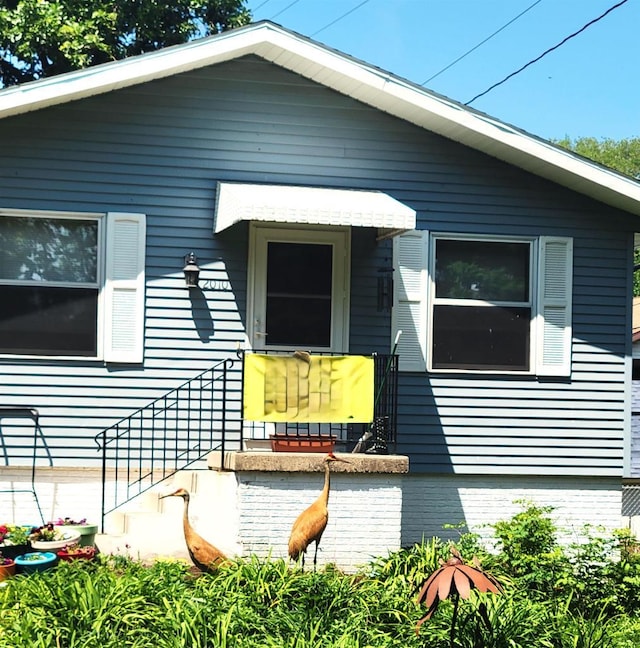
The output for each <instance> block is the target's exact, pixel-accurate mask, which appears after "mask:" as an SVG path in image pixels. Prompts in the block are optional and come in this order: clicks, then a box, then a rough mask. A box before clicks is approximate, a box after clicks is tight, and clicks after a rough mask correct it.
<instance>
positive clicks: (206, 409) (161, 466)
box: [95, 358, 241, 532]
mask: <svg viewBox="0 0 640 648" xmlns="http://www.w3.org/2000/svg"><path fill="white" fill-rule="evenodd" d="M235 362H236V360H234V359H232V358H229V359H226V360H223V361H222V362H220V363H218V364H216V365H215V366H213V367H211V368H210V369H207V370H206V371H203V372H202V373H201V374H199V375H197V376H195V377H194V378H192V379H190V380H188V381H186V382H185V383H183V384H182V385H180V386H179V387H176V388H175V389H172V390H171V391H169V392H167V393H166V394H165V395H163V396H161V397H159V398H157V399H155V400H154V401H152V402H150V403H148V404H147V405H145V406H144V407H142V408H140V409H139V410H137V411H136V412H134V413H133V414H131V415H130V416H127V417H125V418H123V419H122V420H120V421H118V422H117V423H115V424H113V425H112V426H111V427H108V428H106V429H105V430H103V431H102V432H100V433H99V434H97V435H96V437H95V442H96V444H97V445H98V451H99V452H102V501H101V526H102V531H103V532H104V521H105V517H106V515H107V514H108V513H111V512H112V511H114V510H115V509H117V508H118V507H120V506H122V505H123V504H125V503H127V502H128V501H130V500H131V499H133V498H134V497H136V496H137V495H140V494H141V493H143V492H145V491H147V490H149V489H150V488H152V487H153V486H155V485H156V484H158V483H160V482H162V481H164V480H165V479H167V478H169V477H171V476H172V475H174V474H175V473H177V472H178V471H180V470H184V469H185V468H188V467H189V466H191V465H192V464H194V463H195V462H197V461H199V460H201V459H203V458H204V457H205V456H206V455H208V454H209V453H210V452H212V451H215V450H219V451H220V452H221V453H222V452H224V448H225V444H226V446H227V447H228V446H229V444H230V442H232V441H233V437H234V436H235V440H236V443H235V444H234V445H237V446H238V447H239V444H240V427H241V422H240V410H239V408H238V412H237V415H236V416H235V419H236V420H233V419H234V417H230V416H229V412H230V408H229V405H230V400H231V399H230V398H229V393H228V392H229V390H230V385H231V377H230V373H231V372H230V370H231V368H232V367H233V365H234V364H235ZM108 473H110V479H109V480H108V479H107V475H108Z"/></svg>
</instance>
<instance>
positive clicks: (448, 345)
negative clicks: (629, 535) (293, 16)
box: [0, 22, 640, 549]
mask: <svg viewBox="0 0 640 648" xmlns="http://www.w3.org/2000/svg"><path fill="white" fill-rule="evenodd" d="M639 217H640V184H638V183H637V182H636V181H634V180H632V179H629V178H627V177H624V176H622V175H620V174H617V173H615V172H613V171H611V170H609V169H606V168H604V167H601V166H599V165H597V164H595V163H593V162H591V161H588V160H586V159H584V158H581V157H579V156H576V155H574V154H572V153H570V152H567V151H565V150H562V149H560V148H558V147H556V146H554V145H552V144H550V143H549V142H546V141H544V140H541V139H539V138H536V137H534V136H531V135H529V134H527V133H526V132H523V131H521V130H519V129H517V128H515V127H513V126H510V125H508V124H505V123H501V122H500V121H498V120H495V119H493V118H491V117H490V116H488V115H485V114H483V113H480V112H477V111H475V110H473V109H471V108H469V107H466V106H463V105H461V104H459V103H457V102H455V101H452V100H450V99H447V98H445V97H442V96H439V95H436V94H434V93H432V92H429V91H428V90H425V89H423V88H422V87H420V86H417V85H414V84H412V83H410V82H408V81H406V80H404V79H401V78H398V77H396V76H394V75H392V74H390V73H388V72H385V71H383V70H380V69H378V68H375V67H373V66H370V65H368V64H366V63H364V62H362V61H359V60H355V59H353V58H351V57H349V56H346V55H344V54H341V53H339V52H336V51H333V50H330V49H328V48H326V47H324V46H322V45H320V44H318V43H315V42H314V41H312V40H309V39H308V38H305V37H303V36H300V35H298V34H295V33H292V32H290V31H288V30H286V29H284V28H282V27H280V26H278V25H275V24H273V23H270V22H259V23H255V24H252V25H249V26H246V27H243V28H239V29H236V30H232V31H229V32H225V33H223V34H220V35H217V36H214V37H211V38H206V39H202V40H198V41H194V42H191V43H188V44H185V45H180V46H176V47H170V48H167V49H165V50H161V51H158V52H153V53H150V54H146V55H143V56H139V57H132V58H130V59H126V60H122V61H118V62H114V63H109V64H106V65H101V66H96V67H93V68H89V69H86V70H81V71H77V72H72V73H69V74H65V75H61V76H59V77H54V78H50V79H44V80H42V81H37V82H34V83H29V84H25V85H22V86H17V87H11V88H7V89H5V90H3V91H1V92H0V242H1V243H0V247H1V251H2V254H1V259H2V261H0V269H1V272H0V294H1V295H2V303H3V308H2V314H1V315H0V345H1V347H2V348H1V349H0V352H1V354H2V355H1V356H0V376H1V378H0V405H3V406H5V408H6V411H5V414H7V416H3V417H1V418H0V422H1V423H2V428H1V429H0V432H2V433H3V435H4V437H3V438H4V439H5V441H4V442H3V443H4V444H5V445H4V446H3V447H4V448H5V458H7V463H8V464H9V465H8V466H6V467H4V468H3V474H4V475H5V477H4V478H3V480H4V481H3V482H2V484H0V487H2V488H4V489H5V490H6V491H13V490H19V488H18V487H24V488H25V489H26V490H27V491H29V490H30V489H31V487H32V486H34V483H33V481H34V480H31V475H30V473H29V465H30V464H29V462H30V459H31V454H30V452H31V448H32V446H33V443H32V440H33V441H34V442H35V444H36V446H37V447H38V449H37V450H34V453H36V454H37V457H38V474H37V475H36V477H35V486H37V489H36V490H37V496H38V497H39V498H40V502H39V503H40V506H41V507H42V508H43V509H44V514H43V515H44V516H45V517H49V515H53V514H54V513H58V514H74V515H75V514H84V515H87V508H90V509H91V512H92V514H95V515H99V514H100V505H98V506H97V508H96V507H95V502H96V501H98V502H99V500H100V490H101V480H104V479H105V476H104V474H101V472H100V471H101V467H102V464H101V462H102V456H103V455H102V454H101V452H99V451H98V450H99V447H98V446H97V445H96V439H95V437H96V435H100V433H101V432H102V431H103V430H106V429H108V428H110V427H111V426H113V425H114V424H116V423H117V422H118V421H120V420H121V419H124V418H125V417H128V416H129V415H131V414H132V413H134V412H136V411H139V410H140V408H144V407H145V406H146V405H147V404H148V403H150V402H151V401H153V400H154V399H159V398H160V399H161V398H162V397H163V396H164V395H165V394H166V393H167V392H170V391H171V390H174V389H177V388H178V387H180V386H181V385H182V384H184V383H186V382H187V381H190V380H191V379H193V378H194V377H195V376H196V375H198V374H200V373H201V372H207V371H208V370H209V369H210V368H211V367H212V366H214V365H215V366H218V367H220V366H221V363H224V362H225V361H227V360H228V359H231V360H233V359H236V360H237V358H238V355H237V352H238V349H244V350H246V351H250V352H257V353H262V352H269V351H274V350H275V351H281V352H283V353H286V354H290V353H291V352H292V351H293V350H295V349H304V350H306V351H308V352H310V353H311V354H315V353H322V354H334V355H335V354H338V355H340V354H354V355H362V356H370V355H371V354H389V353H390V351H391V350H395V351H396V354H397V356H398V358H399V367H398V372H397V381H398V392H397V393H398V396H397V417H396V421H395V424H394V433H395V446H394V448H393V451H394V456H395V455H397V456H398V457H401V458H405V459H407V458H408V468H407V463H405V464H403V467H401V468H398V467H397V466H396V467H394V468H391V469H389V473H388V475H384V474H383V475H382V478H381V480H378V482H376V484H375V488H380V489H381V491H380V493H377V494H374V495H373V496H372V495H371V491H370V487H371V485H372V484H371V483H370V482H369V481H367V479H369V478H370V477H371V474H372V473H371V470H373V472H374V473H375V469H370V468H367V469H366V470H365V469H363V471H362V472H361V473H359V474H358V475H357V476H354V478H353V481H351V482H350V481H349V478H350V477H351V476H350V475H347V474H345V475H342V474H340V475H336V480H335V482H334V483H335V485H336V488H337V491H336V495H335V497H336V499H335V500H332V501H335V503H336V506H337V507H338V508H339V509H340V511H341V513H340V516H342V517H343V518H345V519H347V520H349V519H350V518H349V515H351V513H350V512H349V511H347V507H346V505H344V506H343V505H342V504H344V502H345V501H346V500H344V499H341V493H346V492H347V491H349V489H350V488H351V486H350V484H355V483H357V484H359V485H360V486H359V488H360V487H361V488H360V490H359V491H358V497H359V498H360V500H358V501H360V504H359V506H360V508H361V509H362V511H361V513H362V516H363V517H365V518H366V517H367V516H369V517H370V516H371V515H372V514H373V512H379V511H382V510H384V511H386V512H387V513H389V511H392V512H393V515H395V516H396V517H394V518H393V519H394V522H393V524H397V531H398V533H397V537H396V540H394V541H393V542H396V543H397V544H402V545H406V544H409V543H412V542H415V541H419V540H420V539H421V538H422V537H423V535H426V536H430V535H443V528H442V527H443V525H444V524H456V523H459V522H464V523H465V524H466V525H467V526H468V527H469V528H470V529H473V530H477V531H479V532H481V533H486V530H484V529H485V527H484V526H483V525H484V524H486V523H490V522H492V521H495V520H498V519H504V518H505V517H507V516H509V515H511V514H512V513H514V512H516V511H517V510H519V504H518V503H517V501H518V500H523V499H524V500H527V499H529V500H533V501H537V502H540V503H542V504H548V505H551V506H554V507H556V515H557V520H558V522H559V523H560V524H561V525H563V526H566V528H567V529H572V530H573V531H575V530H576V529H578V528H580V527H581V526H582V525H583V524H584V523H597V524H600V525H603V526H604V527H605V528H608V529H611V528H617V527H619V526H620V524H621V493H622V479H623V477H626V476H629V471H630V427H631V426H630V419H631V388H630V387H631V366H632V361H631V337H630V335H629V331H630V330H631V292H632V291H631V279H632V267H633V241H634V233H635V231H636V230H637V229H638V227H637V223H638V218H639ZM192 253H193V254H192ZM185 267H186V268H187V270H188V271H194V272H199V280H198V287H197V288H191V289H190V288H187V287H185V275H184V272H183V270H184V269H185ZM391 297H392V299H391ZM283 314H284V316H283ZM399 331H401V334H399ZM398 335H399V337H398ZM396 340H397V348H396V347H394V342H395V341H396ZM224 366H226V365H224ZM230 371H231V378H230V382H229V384H228V387H227V389H226V391H225V394H226V396H225V409H223V410H222V412H223V413H225V416H221V415H220V410H216V413H215V414H212V413H211V412H209V414H208V416H209V420H210V421H211V422H212V426H211V427H212V429H213V428H215V429H216V430H217V429H218V428H220V426H223V425H224V424H225V420H226V418H229V419H233V420H234V421H235V422H236V423H237V421H238V419H239V417H240V412H239V403H240V401H241V389H240V388H239V380H238V364H237V363H236V364H235V365H233V367H232V368H231V369H230ZM225 375H226V374H225ZM172 393H173V392H172ZM214 400H215V399H214V398H213V397H212V398H211V399H210V400H209V401H208V402H209V404H210V405H211V404H212V403H213V401H214ZM201 408H202V403H200V404H199V405H198V406H197V407H196V406H194V408H193V409H192V410H190V411H191V413H192V414H191V415H192V416H193V417H195V418H193V419H187V422H186V423H185V426H186V427H184V428H183V433H184V434H185V435H187V434H188V429H187V428H189V426H190V424H192V423H193V421H195V420H196V418H197V417H198V416H199V414H201V413H202V410H201ZM32 410H36V414H37V417H38V420H37V423H38V424H39V426H37V428H36V431H35V432H33V431H32V429H33V428H32V423H33V420H32V419H33V417H32V416H30V414H29V413H30V412H32ZM0 414H3V412H2V411H0ZM20 415H22V416H20ZM140 417H141V418H143V414H141V415H140ZM151 418H152V419H153V420H154V421H158V420H159V419H158V417H156V416H155V415H153V414H152V415H151ZM201 418H202V417H200V419H201ZM205 418H206V417H205ZM222 419H225V420H222ZM194 425H195V423H194ZM30 426H31V427H30ZM159 427H162V425H160V424H159ZM238 430H239V428H238V427H237V426H236V427H234V428H233V430H232V433H230V434H229V435H228V436H227V437H226V441H225V442H226V450H227V451H228V452H234V451H239V450H240V451H241V450H243V447H242V446H241V445H240V437H239V436H238V435H239V434H241V431H240V432H239V431H238ZM240 430H242V427H241V428H240ZM20 435H22V437H21V438H22V439H23V440H22V441H16V439H18V438H19V437H20ZM34 435H35V436H34ZM6 439H10V440H11V442H13V443H16V444H17V447H16V448H15V449H11V450H9V451H7V449H6V448H7V445H10V444H8V442H7V441H6ZM24 439H26V440H24ZM154 439H155V438H154ZM216 439H217V441H216V443H218V442H219V438H218V437H216ZM145 443H147V442H146V441H145V442H142V441H141V442H140V447H144V449H145V450H147V451H148V452H149V453H151V452H158V451H163V450H164V449H165V448H164V446H163V445H162V442H161V441H157V440H151V441H148V443H147V445H145ZM42 448H45V450H46V452H45V450H42ZM138 450H140V448H138ZM43 452H44V454H42V453H43ZM38 453H40V454H38ZM140 453H141V454H140V455H139V456H140V457H142V456H143V454H142V451H141V450H140ZM249 454H251V453H249ZM256 454H258V453H256ZM270 454H271V453H264V452H263V453H262V454H261V455H260V461H263V462H264V461H266V458H265V457H266V456H267V455H270ZM273 454H274V455H275V454H277V453H273ZM245 455H246V453H242V452H241V453H239V454H238V455H237V456H235V458H234V459H233V461H240V462H242V461H244V460H245V459H246V456H245ZM158 456H162V455H158V454H156V455H154V457H155V458H154V459H153V461H158ZM16 457H17V458H18V459H21V461H15V459H16ZM9 459H11V460H12V461H9ZM272 459H273V458H272ZM386 459H389V460H392V459H393V457H391V456H388V457H386ZM277 460H278V462H279V466H280V468H278V469H274V470H275V472H276V474H277V479H276V481H275V482H273V481H269V471H268V470H267V471H266V472H265V471H264V470H258V471H257V472H255V473H251V474H253V478H251V479H247V480H246V481H245V482H244V484H245V485H246V484H247V483H249V484H250V486H251V488H258V487H259V488H260V489H261V490H260V493H259V494H258V495H257V498H258V500H259V501H260V502H261V504H262V505H263V506H265V507H267V506H269V502H271V501H276V500H277V501H278V502H279V504H280V505H281V506H282V507H283V508H284V509H286V510H287V515H289V516H291V515H294V514H295V513H297V512H298V509H299V505H300V500H301V498H300V493H301V492H302V491H301V490H300V489H302V488H303V486H302V485H301V483H299V482H298V481H296V482H295V483H294V482H290V481H287V479H288V477H287V478H286V479H285V477H286V475H285V477H283V474H285V473H287V470H286V468H283V467H282V466H283V463H282V462H283V458H282V457H281V456H279V457H277ZM373 460H374V459H372V458H371V457H369V458H368V459H367V461H373ZM380 461H382V459H380ZM142 463H143V462H142V460H141V465H142ZM16 464H21V466H16ZM289 465H290V464H289ZM13 466H16V467H15V468H14V467H13ZM20 469H21V470H23V472H22V473H20V472H19V470H20ZM301 470H303V469H301ZM16 471H17V472H16ZM282 471H285V472H284V473H283V472H282ZM209 472H210V473H213V472H214V471H209ZM238 472H240V473H242V474H241V475H240V477H239V479H240V480H242V478H243V477H242V476H243V475H244V476H245V477H246V475H247V474H249V473H247V470H246V466H245V469H241V468H238ZM249 472H250V471H249ZM289 472H290V471H289ZM303 472H304V471H303ZM143 473H144V470H142V469H141V470H140V475H141V476H140V480H142V479H143ZM189 478H190V479H191V477H189ZM299 478H300V477H299V475H297V474H296V475H294V476H291V479H294V480H297V479H299ZM311 478H312V479H311V481H310V485H309V486H308V488H309V489H310V492H311V493H313V492H317V489H318V480H319V476H318V475H315V474H313V473H312V474H311ZM371 478H372V477H371ZM107 479H110V477H107ZM198 479H204V477H203V476H202V475H200V476H199V477H198ZM30 480H31V483H30ZM278 480H280V481H278ZM292 484H294V485H293V486H292ZM385 485H386V486H388V487H389V490H388V491H386V490H385ZM214 487H215V488H219V490H220V493H219V494H220V497H222V494H223V491H225V489H226V488H227V484H226V483H224V484H223V483H222V482H220V483H218V485H217V486H212V488H214ZM251 488H247V489H245V490H242V489H241V494H242V493H244V494H245V495H247V494H249V495H256V492H255V490H251ZM232 490H233V489H232ZM233 492H234V493H235V492H236V491H233ZM349 492H350V493H351V495H353V493H352V492H351V491H349ZM367 493H369V495H367ZM28 494H29V493H27V495H28ZM351 495H350V496H351ZM234 496H235V495H234ZM247 496H248V495H247ZM4 497H5V499H4V500H2V501H3V502H4V507H6V508H5V510H7V511H9V510H12V511H13V512H14V513H20V512H21V511H22V512H24V510H25V508H24V507H26V506H28V504H26V503H24V502H23V500H19V497H20V495H18V494H16V493H5V495H4ZM287 497H289V498H290V499H288V500H287ZM367 497H368V498H369V499H368V500H367V499H366V498H367ZM270 498H271V499H270ZM362 498H365V499H364V501H361V500H362ZM27 499H28V498H27ZM36 499H37V497H36ZM169 499H174V498H169ZM357 499H358V498H357V497H355V496H354V497H352V498H351V499H350V500H349V505H351V504H354V502H355V501H356V500H357ZM103 504H104V503H103ZM208 506H211V503H210V502H209V503H205V504H203V505H202V508H201V509H200V511H199V512H198V515H199V516H200V517H201V519H204V518H205V517H206V515H207V511H208V508H207V507H208ZM8 507H12V509H9V508H8ZM102 508H103V509H104V506H103V507H102ZM61 509H64V510H61ZM70 509H73V510H70ZM76 511H77V513H76ZM32 515H35V513H33V514H32ZM274 515H276V514H274V513H271V519H270V520H271V521H270V522H269V528H280V527H279V526H278V524H280V523H282V524H281V528H282V533H283V534H284V533H285V532H286V528H287V526H288V524H289V521H288V520H289V518H286V519H284V522H283V521H282V520H280V521H279V522H278V524H276V523H275V522H274V519H275V518H274V517H273V516H274ZM340 516H338V517H340ZM359 519H360V518H359ZM351 521H352V522H353V519H351ZM257 523H258V522H257V521H256V524H257ZM234 524H235V525H236V528H237V530H238V535H239V537H240V544H241V545H243V546H245V548H246V547H247V546H248V545H246V544H243V543H244V540H243V534H246V533H249V532H250V531H251V529H252V528H253V527H252V524H253V523H248V522H247V520H244V521H243V520H242V519H240V520H239V521H238V520H237V519H236V522H235V523H234ZM381 524H382V523H381ZM355 526H357V524H352V527H355ZM380 528H381V527H380ZM262 531H263V530H262V529H260V530H258V531H257V532H256V533H257V534H258V535H260V534H261V533H262ZM265 533H266V531H265ZM262 535H263V536H264V534H262ZM253 547H254V545H250V546H249V548H250V549H252V548H253Z"/></svg>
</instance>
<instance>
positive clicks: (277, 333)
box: [247, 224, 350, 353]
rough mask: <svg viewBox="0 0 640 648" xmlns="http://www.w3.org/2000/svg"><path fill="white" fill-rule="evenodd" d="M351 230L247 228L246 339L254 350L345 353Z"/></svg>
mask: <svg viewBox="0 0 640 648" xmlns="http://www.w3.org/2000/svg"><path fill="white" fill-rule="evenodd" d="M349 250H350V230H349V229H347V228H341V229H310V228H308V227H305V228H299V229H297V228H291V227H275V226H265V225H262V224H252V226H251V235H250V244H249V294H248V309H247V310H248V322H247V328H248V331H247V332H248V335H249V341H250V344H251V346H252V348H253V349H254V350H265V349H283V350H291V349H300V350H305V351H324V352H333V353H336V352H343V351H347V345H348V325H349V317H348V315H349V267H350V259H349Z"/></svg>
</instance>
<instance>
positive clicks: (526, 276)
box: [431, 237, 532, 371]
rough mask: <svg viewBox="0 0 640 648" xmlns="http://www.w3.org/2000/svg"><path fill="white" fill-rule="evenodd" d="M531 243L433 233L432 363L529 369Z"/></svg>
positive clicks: (435, 366) (452, 366)
mask: <svg viewBox="0 0 640 648" xmlns="http://www.w3.org/2000/svg"><path fill="white" fill-rule="evenodd" d="M531 256H532V255H531V243H530V242H515V241H500V242H498V241H483V240H460V239H447V238H438V237H436V238H435V239H434V261H435V273H434V279H433V291H434V293H433V310H432V327H431V335H432V343H431V344H432V362H431V365H432V368H433V369H479V370H482V369H486V370H505V371H508V370H513V371H529V366H530V349H531V341H530V333H531V320H532V303H531V282H530V279H531V275H532V268H531Z"/></svg>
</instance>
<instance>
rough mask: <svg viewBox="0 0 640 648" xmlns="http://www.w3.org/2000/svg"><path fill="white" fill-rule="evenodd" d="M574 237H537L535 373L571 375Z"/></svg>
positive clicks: (540, 374) (542, 374)
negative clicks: (538, 248) (538, 245)
mask: <svg viewBox="0 0 640 648" xmlns="http://www.w3.org/2000/svg"><path fill="white" fill-rule="evenodd" d="M572 279H573V239H571V238H564V237H552V236H542V237H540V256H539V264H538V315H537V340H536V350H537V354H536V355H537V358H536V374H537V375H539V376H570V374H571V339H572V328H571V297H572V284H573V282H572Z"/></svg>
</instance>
